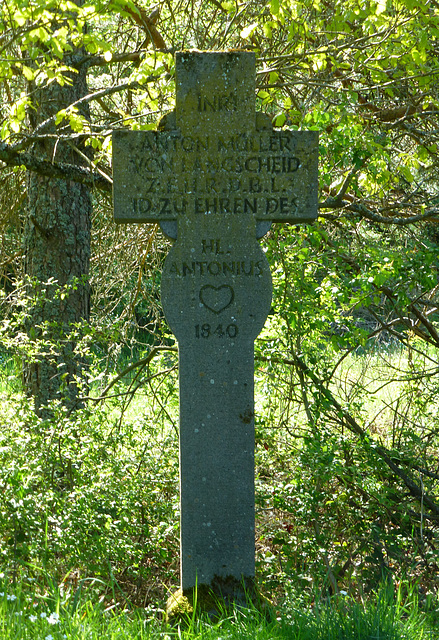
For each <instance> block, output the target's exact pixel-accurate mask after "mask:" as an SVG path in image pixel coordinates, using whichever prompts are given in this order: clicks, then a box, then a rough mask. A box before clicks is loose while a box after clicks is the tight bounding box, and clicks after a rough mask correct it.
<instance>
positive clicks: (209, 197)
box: [113, 96, 317, 222]
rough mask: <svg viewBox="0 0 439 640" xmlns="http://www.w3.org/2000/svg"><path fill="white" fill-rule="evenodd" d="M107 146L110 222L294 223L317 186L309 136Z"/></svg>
mask: <svg viewBox="0 0 439 640" xmlns="http://www.w3.org/2000/svg"><path fill="white" fill-rule="evenodd" d="M233 104H234V103H233V101H232V100H231V97H230V100H220V99H219V98H218V99H217V98H215V96H212V97H211V98H210V101H208V100H207V98H201V97H200V98H199V100H198V107H199V109H202V110H207V109H214V108H215V109H217V110H218V109H222V110H227V109H226V107H227V108H232V106H233ZM127 136H129V137H127ZM113 145H115V147H116V149H115V154H114V157H115V162H116V161H117V163H118V166H117V167H115V170H116V169H117V171H118V174H119V175H120V176H122V180H120V179H119V183H122V184H121V185H120V186H122V188H121V189H120V188H119V191H118V194H120V197H119V203H118V206H117V207H116V212H117V215H118V216H119V217H118V218H116V219H117V220H125V221H128V220H129V221H140V220H144V221H147V220H150V221H154V220H175V219H178V218H179V217H181V216H190V217H191V216H201V215H204V214H206V213H215V214H216V213H218V214H220V215H228V214H233V215H241V214H251V215H255V216H256V218H257V219H264V218H265V219H270V220H274V221H276V220H277V221H283V220H297V221H298V222H300V221H302V220H303V219H305V218H306V219H309V218H310V217H315V212H316V208H317V207H316V202H314V200H313V199H312V198H313V195H312V194H314V191H313V190H312V189H311V190H310V188H309V185H310V182H311V183H312V182H316V181H317V173H316V170H315V169H316V154H317V136H316V135H315V132H313V131H305V132H300V135H299V134H298V132H295V131H266V130H262V131H253V132H249V133H239V134H231V135H226V134H224V133H223V134H215V133H214V132H213V133H209V134H205V135H204V134H203V135H183V134H181V132H180V131H178V130H175V131H169V132H158V131H138V132H129V134H126V133H125V132H116V133H115V135H114V140H113ZM118 194H115V197H117V196H118Z"/></svg>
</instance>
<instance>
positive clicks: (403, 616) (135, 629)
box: [0, 585, 439, 640]
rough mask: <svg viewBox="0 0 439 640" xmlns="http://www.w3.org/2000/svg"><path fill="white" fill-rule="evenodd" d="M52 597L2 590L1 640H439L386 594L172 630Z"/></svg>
mask: <svg viewBox="0 0 439 640" xmlns="http://www.w3.org/2000/svg"><path fill="white" fill-rule="evenodd" d="M55 591H56V593H52V594H51V595H50V594H49V595H47V594H46V595H45V596H44V597H43V596H41V594H39V592H38V591H37V590H35V591H34V593H33V594H31V595H30V593H29V590H28V586H27V585H26V589H21V588H20V587H16V588H15V590H14V591H11V590H10V591H9V592H5V591H2V592H0V593H1V594H2V595H1V596H0V637H1V638H2V640H28V639H29V640H40V639H41V640H62V639H75V640H102V639H105V640H107V639H108V640H131V639H133V640H134V639H138V640H174V638H175V639H177V638H178V639H180V640H226V639H227V640H244V639H252V640H253V639H254V640H421V639H425V640H435V639H437V638H439V629H435V628H434V626H433V625H432V624H429V623H428V621H427V620H426V619H425V617H424V616H423V615H422V614H421V613H420V611H419V608H418V606H417V599H416V597H413V592H412V594H411V596H410V594H409V597H406V598H405V599H403V598H402V597H401V592H400V591H398V592H397V593H396V594H394V592H393V590H392V589H389V588H383V589H381V590H380V591H379V592H378V593H377V594H375V596H373V597H371V598H370V599H369V600H368V602H367V603H366V604H364V603H359V602H355V601H352V600H351V599H349V598H348V597H347V596H343V595H341V596H339V597H338V598H337V599H332V600H330V601H327V602H324V603H321V604H320V605H317V604H315V603H314V604H313V605H310V604H309V603H308V605H305V604H304V603H303V602H301V601H300V599H295V598H294V597H289V598H288V599H287V600H286V601H285V602H284V604H283V605H282V606H279V607H276V609H275V610H273V611H272V613H271V615H270V617H267V615H266V614H265V615H262V614H261V613H260V612H258V611H256V610H255V609H253V608H249V609H235V610H233V611H231V612H230V611H229V612H228V613H224V616H223V617H222V618H221V619H220V620H219V621H217V622H215V623H213V622H211V621H209V620H207V619H203V618H192V619H189V620H188V623H187V624H186V625H185V626H183V627H175V628H171V627H167V626H166V625H165V624H164V623H163V622H161V621H160V619H159V616H157V615H153V616H151V615H148V614H147V613H146V612H145V610H142V609H130V608H128V607H127V608H125V609H124V610H120V609H116V608H114V606H107V607H105V605H104V604H103V603H102V602H95V603H93V602H92V601H91V600H89V599H87V600H81V597H80V591H77V592H76V593H75V594H74V595H71V597H69V598H66V597H63V594H62V592H60V591H59V590H55Z"/></svg>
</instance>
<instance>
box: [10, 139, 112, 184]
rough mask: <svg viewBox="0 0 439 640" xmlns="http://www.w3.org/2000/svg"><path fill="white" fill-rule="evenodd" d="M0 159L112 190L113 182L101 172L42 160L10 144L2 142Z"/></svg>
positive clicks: (35, 170)
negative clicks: (19, 150) (17, 149)
mask: <svg viewBox="0 0 439 640" xmlns="http://www.w3.org/2000/svg"><path fill="white" fill-rule="evenodd" d="M0 160H1V161H2V162H4V163H5V164H7V165H8V166H10V167H21V166H23V167H25V168H26V169H27V170H28V171H34V172H35V173H39V174H40V175H42V176H47V177H49V178H62V179H63V180H70V181H73V182H80V183H81V184H86V185H88V186H89V187H97V188H99V189H102V190H103V191H111V186H112V185H111V182H108V179H106V178H104V177H103V176H102V175H101V174H100V173H99V172H97V171H96V172H92V171H90V170H89V169H86V168H85V167H80V166H78V165H74V164H67V163H63V162H60V163H55V162H53V163H52V162H49V161H48V160H41V159H40V158H37V157H36V156H35V155H33V154H32V153H27V152H24V151H23V152H18V151H16V150H15V149H14V148H13V147H11V146H10V145H8V144H6V143H4V142H0Z"/></svg>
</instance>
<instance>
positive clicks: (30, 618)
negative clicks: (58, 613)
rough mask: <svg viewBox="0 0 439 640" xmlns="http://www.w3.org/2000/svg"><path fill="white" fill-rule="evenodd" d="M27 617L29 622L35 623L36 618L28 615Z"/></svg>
mask: <svg viewBox="0 0 439 640" xmlns="http://www.w3.org/2000/svg"><path fill="white" fill-rule="evenodd" d="M28 617H29V620H30V621H31V622H35V620H38V616H34V615H30V616H28Z"/></svg>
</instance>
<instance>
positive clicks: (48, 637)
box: [45, 633, 53, 640]
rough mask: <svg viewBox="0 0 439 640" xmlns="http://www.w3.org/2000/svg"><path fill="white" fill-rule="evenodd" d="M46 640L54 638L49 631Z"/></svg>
mask: <svg viewBox="0 0 439 640" xmlns="http://www.w3.org/2000/svg"><path fill="white" fill-rule="evenodd" d="M45 640H53V636H52V635H51V634H50V633H49V635H48V636H46V637H45Z"/></svg>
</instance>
